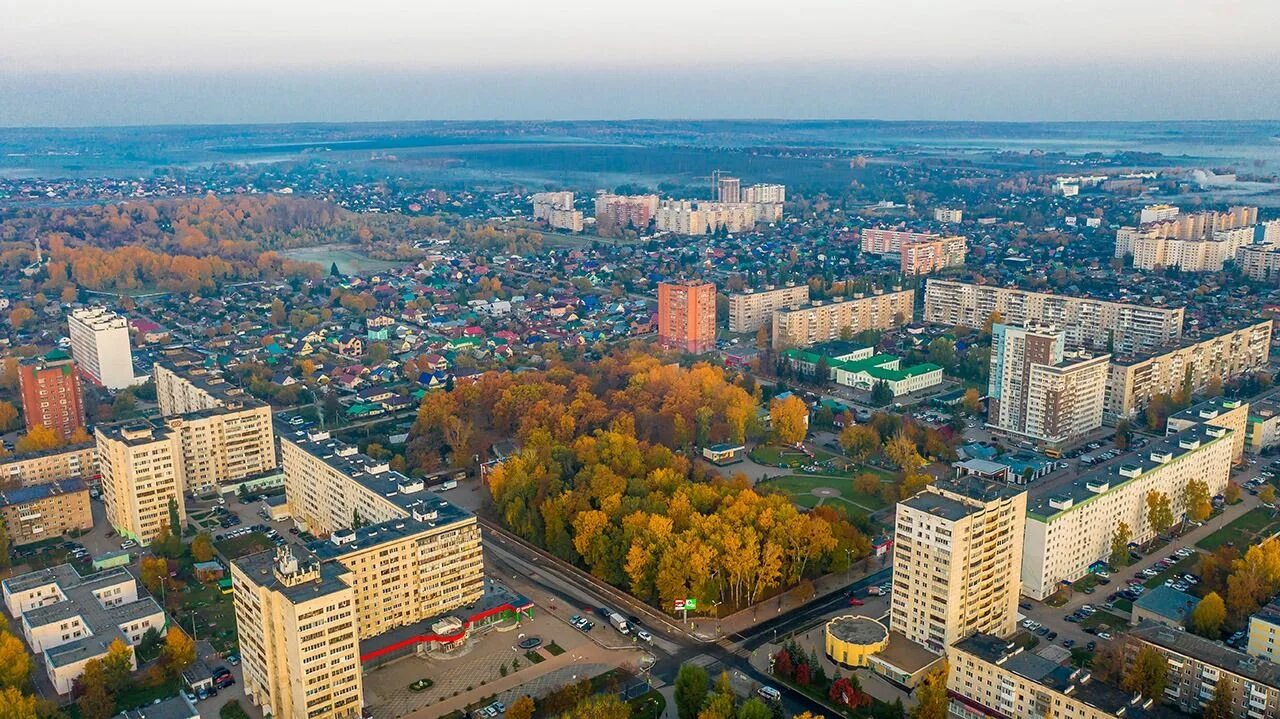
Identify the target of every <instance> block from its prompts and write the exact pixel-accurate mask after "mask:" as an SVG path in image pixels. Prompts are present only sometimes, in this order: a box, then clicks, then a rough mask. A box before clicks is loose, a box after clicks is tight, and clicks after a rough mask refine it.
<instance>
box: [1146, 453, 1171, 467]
mask: <svg viewBox="0 0 1280 719" xmlns="http://www.w3.org/2000/svg"><path fill="white" fill-rule="evenodd" d="M1172 459H1173V454H1172V453H1171V452H1166V451H1164V450H1156V451H1152V452H1151V461H1152V462H1155V463H1156V464H1165V463H1166V462H1169V461H1171V460H1172Z"/></svg>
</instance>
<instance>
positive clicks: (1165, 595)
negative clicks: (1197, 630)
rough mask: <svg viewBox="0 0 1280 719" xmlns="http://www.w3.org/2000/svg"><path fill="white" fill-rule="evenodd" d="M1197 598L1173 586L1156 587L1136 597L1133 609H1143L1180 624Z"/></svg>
mask: <svg viewBox="0 0 1280 719" xmlns="http://www.w3.org/2000/svg"><path fill="white" fill-rule="evenodd" d="M1198 601H1199V600H1198V599H1196V598H1195V597H1193V596H1191V595H1190V594H1187V593H1186V592H1180V591H1178V590H1176V589H1174V588H1173V587H1156V588H1155V589H1152V590H1151V591H1149V592H1147V593H1146V594H1143V595H1142V596H1141V597H1138V599H1137V601H1135V602H1134V603H1133V606H1134V608H1135V609H1143V610H1145V611H1148V612H1151V613H1152V614H1158V615H1160V616H1162V617H1164V618H1166V619H1171V620H1173V621H1175V622H1178V623H1179V624H1181V623H1182V622H1183V621H1185V620H1186V618H1187V615H1188V614H1189V613H1190V612H1191V610H1192V609H1194V608H1195V606H1196V602H1198Z"/></svg>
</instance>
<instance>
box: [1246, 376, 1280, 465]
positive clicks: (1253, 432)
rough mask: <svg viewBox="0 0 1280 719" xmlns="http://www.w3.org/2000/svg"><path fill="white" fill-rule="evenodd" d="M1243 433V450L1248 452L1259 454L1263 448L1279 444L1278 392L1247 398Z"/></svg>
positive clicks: (1279, 416)
mask: <svg viewBox="0 0 1280 719" xmlns="http://www.w3.org/2000/svg"><path fill="white" fill-rule="evenodd" d="M1245 434H1246V437H1245V442H1244V446H1245V451H1246V452H1249V453H1250V454H1261V453H1262V451H1263V450H1264V449H1269V448H1271V447H1275V446H1276V445H1280V392H1277V391H1273V392H1269V393H1267V394H1265V395H1263V396H1261V397H1254V398H1252V399H1250V400H1249V420H1248V424H1247V426H1246V429H1245Z"/></svg>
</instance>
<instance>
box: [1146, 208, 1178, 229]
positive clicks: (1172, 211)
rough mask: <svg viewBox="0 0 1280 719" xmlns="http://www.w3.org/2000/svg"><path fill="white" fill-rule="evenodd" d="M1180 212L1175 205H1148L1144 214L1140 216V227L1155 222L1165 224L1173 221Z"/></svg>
mask: <svg viewBox="0 0 1280 719" xmlns="http://www.w3.org/2000/svg"><path fill="white" fill-rule="evenodd" d="M1179 212H1180V210H1179V209H1178V208H1177V206H1175V205H1164V204H1160V205H1147V206H1146V207H1144V208H1142V212H1141V213H1139V215H1138V224H1139V225H1149V224H1151V223H1153V222H1165V221H1167V220H1172V219H1173V218H1175V217H1177V216H1178V213H1179Z"/></svg>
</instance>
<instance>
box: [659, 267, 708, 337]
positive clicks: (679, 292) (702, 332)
mask: <svg viewBox="0 0 1280 719" xmlns="http://www.w3.org/2000/svg"><path fill="white" fill-rule="evenodd" d="M658 342H659V343H660V344H662V345H663V346H664V347H670V348H676V349H680V350H683V351H685V352H692V353H694V354H700V353H702V352H709V351H711V350H713V349H715V346H716V286H715V285H713V284H712V283H710V282H700V281H695V280H690V281H687V282H662V283H659V284H658Z"/></svg>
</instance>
